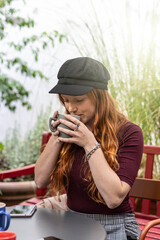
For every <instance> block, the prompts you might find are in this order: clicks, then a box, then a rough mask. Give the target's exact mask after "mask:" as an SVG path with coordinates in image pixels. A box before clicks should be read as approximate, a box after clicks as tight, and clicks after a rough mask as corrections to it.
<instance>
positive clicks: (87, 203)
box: [67, 122, 143, 214]
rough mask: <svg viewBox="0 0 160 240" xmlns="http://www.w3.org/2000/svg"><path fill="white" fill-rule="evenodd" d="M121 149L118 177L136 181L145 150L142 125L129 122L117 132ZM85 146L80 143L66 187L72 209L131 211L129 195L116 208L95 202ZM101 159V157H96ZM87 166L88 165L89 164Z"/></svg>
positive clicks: (84, 211)
mask: <svg viewBox="0 0 160 240" xmlns="http://www.w3.org/2000/svg"><path fill="white" fill-rule="evenodd" d="M117 137H118V141H119V149H118V161H119V165H120V168H119V170H118V171H117V172H116V173H117V175H118V176H119V178H120V179H121V180H122V181H124V182H126V183H128V184H129V185H130V186H132V185H133V183H134V180H135V178H136V176H137V172H138V169H139V166H140V162H141V158H142V153H143V135H142V131H141V128H140V127H139V126H137V125H135V124H133V123H131V122H127V123H126V124H125V125H124V126H123V127H122V128H121V129H120V131H119V133H118V136H117ZM84 154H85V152H84V149H83V148H81V147H79V148H78V150H77V151H76V156H75V160H74V162H73V166H72V169H71V173H70V176H69V188H68V191H67V205H68V207H69V208H70V209H72V210H74V211H77V212H82V213H91V214H122V213H128V212H132V206H131V205H130V202H129V195H128V194H127V196H126V197H125V199H124V200H123V202H122V203H121V204H120V205H119V206H118V207H117V208H114V209H110V208H108V207H107V205H105V204H102V203H96V202H95V201H94V200H92V199H91V198H90V197H89V195H88V192H87V187H88V182H86V181H84V179H83V178H84V176H85V173H84V172H85V171H84V168H85V167H86V165H85V164H88V163H84ZM97 161H98V159H97ZM87 167H88V166H87Z"/></svg>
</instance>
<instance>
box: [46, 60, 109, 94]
mask: <svg viewBox="0 0 160 240" xmlns="http://www.w3.org/2000/svg"><path fill="white" fill-rule="evenodd" d="M57 77H58V79H59V81H58V83H57V85H56V86H55V87H53V88H52V89H51V90H50V91H49V93H59V94H65V95H73V96H80V95H83V94H86V93H88V92H90V91H91V90H92V89H94V88H100V89H105V90H107V89H108V80H109V79H110V74H109V72H108V70H107V69H106V67H105V66H104V65H103V64H102V63H100V62H99V61H97V60H95V59H92V58H89V57H78V58H73V59H69V60H67V61H66V62H65V63H64V64H63V65H62V66H61V68H60V69H59V72H58V75H57Z"/></svg>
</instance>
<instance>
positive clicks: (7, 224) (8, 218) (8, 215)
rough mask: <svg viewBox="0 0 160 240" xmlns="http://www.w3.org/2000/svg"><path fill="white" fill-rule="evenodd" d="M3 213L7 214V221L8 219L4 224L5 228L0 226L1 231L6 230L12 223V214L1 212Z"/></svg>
mask: <svg viewBox="0 0 160 240" xmlns="http://www.w3.org/2000/svg"><path fill="white" fill-rule="evenodd" d="M1 213H2V214H3V215H5V216H6V217H7V221H6V226H4V228H3V227H2V228H0V231H5V230H7V229H8V228H9V224H10V219H11V218H10V214H9V213H7V212H1Z"/></svg>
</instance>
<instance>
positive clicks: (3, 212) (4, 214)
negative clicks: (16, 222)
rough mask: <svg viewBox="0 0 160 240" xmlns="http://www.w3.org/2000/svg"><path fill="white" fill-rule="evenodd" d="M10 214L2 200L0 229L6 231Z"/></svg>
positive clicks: (0, 204) (0, 203)
mask: <svg viewBox="0 0 160 240" xmlns="http://www.w3.org/2000/svg"><path fill="white" fill-rule="evenodd" d="M9 224H10V214H9V213H7V212H6V204H5V203H3V202H0V231H5V230H7V229H8V228H9Z"/></svg>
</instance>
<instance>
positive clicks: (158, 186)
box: [130, 178, 160, 201]
mask: <svg viewBox="0 0 160 240" xmlns="http://www.w3.org/2000/svg"><path fill="white" fill-rule="evenodd" d="M130 196H131V197H137V198H143V199H149V200H155V201H160V180H156V179H146V178H136V181H135V182H134V184H133V187H132V189H131V191H130Z"/></svg>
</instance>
